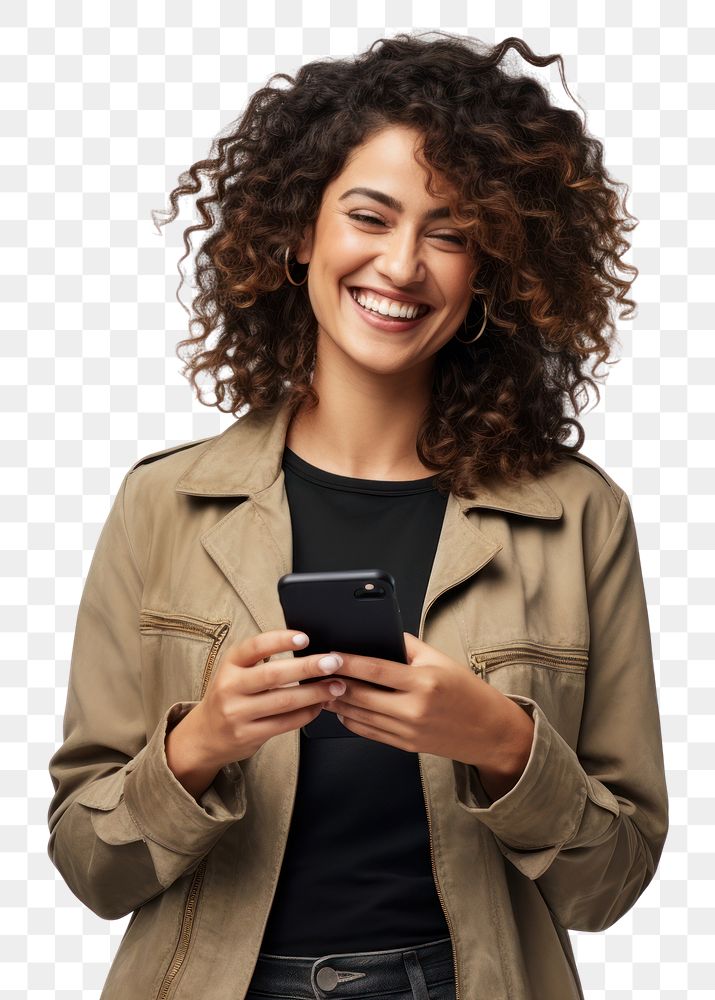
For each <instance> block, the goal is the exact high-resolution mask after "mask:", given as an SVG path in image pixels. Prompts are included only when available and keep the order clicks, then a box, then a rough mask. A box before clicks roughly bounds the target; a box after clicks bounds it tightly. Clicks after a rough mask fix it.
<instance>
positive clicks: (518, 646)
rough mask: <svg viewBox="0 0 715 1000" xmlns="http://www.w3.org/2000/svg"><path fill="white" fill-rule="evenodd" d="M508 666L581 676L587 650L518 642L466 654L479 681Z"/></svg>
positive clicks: (526, 640)
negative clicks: (524, 665) (529, 665)
mask: <svg viewBox="0 0 715 1000" xmlns="http://www.w3.org/2000/svg"><path fill="white" fill-rule="evenodd" d="M509 663H536V664H537V665H538V666H539V667H545V668H546V669H548V670H562V671H565V672H566V673H575V674H583V673H585V672H586V669H587V667H588V650H587V649H584V648H583V647H580V646H551V645H549V644H548V643H544V642H534V641H533V640H531V639H522V640H521V641H519V642H510V643H503V644H502V645H500V646H490V647H488V648H485V649H473V650H471V651H470V653H469V665H470V667H471V669H472V670H473V671H474V673H475V674H478V675H479V676H480V677H481V678H482V679H483V680H484V679H485V675H486V674H488V673H490V672H491V671H492V670H496V669H498V668H499V667H503V666H506V665H507V664H509Z"/></svg>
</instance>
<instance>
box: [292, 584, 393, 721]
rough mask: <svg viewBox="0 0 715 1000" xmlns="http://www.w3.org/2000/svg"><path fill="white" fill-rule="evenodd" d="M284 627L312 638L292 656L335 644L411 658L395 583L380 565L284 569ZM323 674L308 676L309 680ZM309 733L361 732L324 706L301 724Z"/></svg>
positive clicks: (362, 653)
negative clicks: (305, 570) (312, 570)
mask: <svg viewBox="0 0 715 1000" xmlns="http://www.w3.org/2000/svg"><path fill="white" fill-rule="evenodd" d="M278 597H279V600H280V602H281V606H282V608H283V614H284V616H285V622H286V628H290V629H299V630H300V631H302V632H305V633H306V634H307V635H308V637H309V639H310V642H309V643H308V645H307V646H306V647H305V648H304V649H299V650H295V651H294V653H293V655H294V656H310V655H312V654H313V653H328V652H330V650H331V649H334V650H336V651H340V650H342V651H343V652H346V653H356V654H357V655H359V656H376V657H379V658H380V659H384V660H394V661H395V662H397V663H405V664H406V663H407V651H406V649H405V639H404V635H403V632H404V627H403V624H402V616H401V614H400V606H399V604H398V600H397V587H396V585H395V580H394V578H393V577H392V575H391V574H390V573H388V572H387V571H386V570H382V569H366V570H341V571H334V572H324V573H286V574H285V575H284V576H282V577H281V578H280V579H279V581H278ZM321 679H322V675H321V677H315V678H312V677H311V678H305V679H303V680H301V681H300V682H299V683H301V684H311V683H314V682H315V681H318V680H321ZM303 732H304V733H305V735H306V736H308V737H311V738H315V737H317V738H324V737H347V736H357V735H358V734H357V733H351V732H350V730H348V729H346V728H345V727H344V726H343V725H342V723H341V722H340V720H339V719H338V718H337V716H336V715H335V713H333V712H325V711H322V712H321V713H320V714H319V715H318V717H317V718H316V719H314V720H313V722H311V723H309V724H308V725H307V726H303Z"/></svg>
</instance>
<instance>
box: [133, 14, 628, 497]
mask: <svg viewBox="0 0 715 1000" xmlns="http://www.w3.org/2000/svg"><path fill="white" fill-rule="evenodd" d="M425 35H435V36H437V37H435V38H431V39H430V38H426V37H425ZM512 48H513V49H515V50H517V51H518V52H519V53H520V54H521V56H523V58H524V59H525V60H527V61H528V62H530V63H531V64H533V65H535V66H548V65H550V64H551V63H553V62H557V63H558V65H559V74H560V77H561V82H562V84H563V86H564V89H565V90H566V91H567V93H568V94H569V96H571V97H572V95H571V92H570V91H569V90H568V87H567V86H566V82H565V80H564V70H563V60H562V57H561V56H560V55H550V56H543V57H541V56H537V55H535V54H534V52H533V51H532V50H531V49H530V48H529V46H528V45H527V44H526V43H525V42H524V41H523V40H522V39H520V38H515V37H510V38H506V39H504V40H503V41H501V42H499V43H498V44H496V45H494V46H492V47H488V46H485V45H484V43H481V42H479V41H478V40H476V39H473V38H469V37H465V36H461V35H452V34H449V33H447V32H426V33H420V34H412V33H402V34H398V35H395V36H393V37H390V38H380V39H377V40H376V41H375V42H373V43H372V44H371V45H370V47H369V48H368V49H367V50H366V51H365V52H363V53H361V54H359V55H357V56H356V57H353V58H351V59H332V58H326V59H324V60H320V61H315V62H311V63H308V64H306V65H304V66H302V67H301V68H300V69H299V70H298V72H297V73H296V75H295V77H291V76H289V75H288V74H286V73H275V74H273V76H271V77H270V79H269V81H268V84H267V85H266V86H265V87H262V88H261V89H259V90H257V91H256V92H255V93H254V94H253V95H252V96H251V98H250V100H249V102H248V105H247V107H246V110H245V112H244V114H243V115H242V117H241V118H240V119H238V120H237V121H236V122H233V123H231V125H230V126H229V127H228V128H227V129H225V130H223V132H222V133H221V134H220V136H219V137H218V138H217V139H215V140H214V143H213V145H212V148H211V151H210V152H211V154H212V157H211V158H209V159H206V160H200V161H198V162H197V163H195V164H194V165H193V166H191V167H190V168H189V169H188V170H187V171H185V172H184V173H182V174H181V176H180V177H179V184H178V186H177V187H176V188H174V190H173V191H172V192H171V195H170V202H171V212H169V211H168V210H164V212H165V214H166V215H167V218H166V219H165V220H164V222H162V223H161V225H164V224H166V222H171V221H173V220H174V219H175V218H176V216H177V214H178V207H177V200H178V198H179V197H180V196H181V195H185V194H190V195H195V194H198V193H199V192H200V191H201V188H202V179H201V178H200V177H199V175H200V174H203V175H204V176H205V178H206V179H207V181H208V182H209V191H208V192H207V193H205V194H203V195H202V196H200V197H199V198H198V199H197V202H196V204H197V209H198V213H199V216H200V218H201V220H202V221H201V224H197V225H191V226H189V227H188V228H187V229H186V230H185V232H184V235H183V242H184V246H185V248H186V253H185V254H184V256H183V257H181V259H180V261H179V265H180V264H181V261H183V260H185V258H186V257H187V256H188V255H189V253H190V251H191V247H190V245H189V241H188V237H189V235H190V234H191V233H193V232H195V231H199V232H202V231H207V230H208V231H209V232H208V233H207V235H206V236H205V238H204V239H203V242H202V244H201V246H200V248H199V251H198V254H197V257H196V267H195V280H196V289H197V294H196V297H195V299H194V301H193V306H194V308H195V311H196V317H197V318H195V319H193V320H192V319H190V322H189V329H190V330H192V329H193V324H194V323H198V325H199V332H198V334H197V335H195V336H190V337H188V338H187V339H185V340H182V341H180V342H179V343H178V345H177V347H176V352H177V355H178V356H179V357H181V351H182V349H183V348H186V347H188V348H193V350H192V352H191V353H190V356H189V359H188V360H186V363H185V367H184V369H183V372H182V374H184V375H186V374H187V373H188V375H189V379H190V383H191V385H192V387H193V389H194V390H195V391H196V392H197V395H198V399H199V401H200V402H202V403H204V404H205V405H211V406H217V407H218V409H219V410H222V412H224V407H222V405H221V404H222V403H223V402H224V400H227V402H228V404H229V407H228V409H227V410H226V412H228V410H230V412H232V413H234V414H235V413H236V412H237V411H238V410H239V409H241V408H242V407H244V406H246V405H248V407H249V408H250V409H252V410H263V409H265V408H268V407H273V406H274V405H276V404H278V403H281V402H286V400H287V401H288V405H289V406H291V407H293V408H294V409H293V412H296V411H297V409H298V408H299V407H300V406H301V405H302V404H303V403H305V404H306V406H307V407H312V406H314V405H316V404H317V403H318V395H317V392H316V390H315V389H314V388H313V387H312V385H311V378H312V373H313V370H314V363H315V353H316V340H317V321H316V318H315V316H314V314H313V311H312V309H311V305H310V300H309V297H308V294H307V291H306V289H305V288H302V287H296V286H294V285H292V284H290V283H289V282H288V281H287V280H286V274H285V270H284V262H285V251H286V247H295V246H296V245H297V243H298V242H299V241H300V239H301V236H302V233H303V230H304V229H305V227H306V226H307V225H309V224H310V223H311V222H313V221H314V220H315V218H316V216H317V214H318V211H319V207H320V204H321V199H322V193H323V190H324V188H325V187H326V185H327V184H328V183H329V182H330V181H331V180H332V179H333V178H334V177H336V176H337V175H338V174H339V173H340V171H341V170H342V168H343V165H344V163H345V161H346V158H347V156H348V154H349V153H350V151H351V150H352V149H354V147H356V146H358V145H359V144H361V143H363V142H365V141H366V140H367V139H368V138H370V137H371V136H372V135H374V134H375V133H376V132H378V131H379V130H381V129H383V128H385V127H389V126H396V125H403V126H407V127H410V128H413V129H417V130H419V131H420V132H421V133H422V135H423V137H424V150H423V156H424V159H425V160H426V164H425V166H426V168H427V170H428V173H429V177H430V179H431V178H432V173H431V169H430V168H432V169H433V170H435V171H438V172H439V173H440V174H442V175H443V177H444V178H446V179H447V181H448V182H450V183H451V186H453V187H454V189H455V190H456V191H457V192H458V193H459V200H458V202H457V203H456V204H454V205H453V212H454V219H455V221H456V223H457V225H458V227H462V228H463V233H464V236H465V240H466V246H467V252H468V253H470V254H471V255H472V258H473V260H474V269H473V271H472V276H471V279H470V285H471V287H472V289H473V290H474V291H475V292H477V293H478V297H477V300H476V301H475V303H474V304H473V306H472V307H471V308H470V312H469V314H468V315H467V324H468V328H469V330H470V332H472V335H473V331H475V330H477V329H479V327H480V325H481V322H482V320H483V317H484V311H483V310H484V308H486V309H487V310H488V312H487V319H488V322H487V326H486V328H485V330H484V333H483V335H482V336H481V337H480V338H479V339H478V340H477V341H476V342H475V343H474V344H471V345H470V344H461V343H459V341H457V340H456V339H454V338H452V339H451V340H450V341H449V342H448V343H446V344H445V345H444V346H443V347H442V348H441V349H440V350H439V351H438V352H437V354H436V355H435V367H434V375H433V391H432V396H431V403H430V406H429V407H428V410H427V412H426V417H425V420H424V423H423V424H422V426H421V428H420V429H419V433H418V437H417V454H418V456H419V459H420V461H421V462H422V463H423V464H425V465H426V466H428V467H430V468H433V469H434V470H435V475H436V479H435V485H436V486H437V488H438V489H439V490H440V491H441V492H445V493H446V492H449V491H450V490H453V491H454V492H455V493H459V494H465V493H466V494H468V493H469V489H470V485H473V484H474V483H475V482H477V481H481V480H484V479H489V478H490V477H492V476H499V477H501V478H504V479H506V480H508V481H510V482H516V481H518V480H519V479H520V478H521V477H522V476H523V475H524V474H532V475H539V474H540V473H543V472H544V471H546V470H548V469H549V468H550V467H551V466H552V465H554V464H555V463H556V462H558V461H560V460H561V458H562V457H563V456H564V455H565V454H566V453H568V452H571V451H578V450H579V449H580V448H581V445H582V444H583V441H584V439H585V432H584V430H583V427H582V425H581V424H580V422H579V421H578V420H577V419H575V416H570V415H569V414H568V412H567V406H568V405H569V404H570V406H571V407H572V408H573V413H574V414H575V415H578V413H580V411H581V410H582V409H583V408H584V407H585V405H586V403H587V401H588V393H587V392H585V391H584V388H583V387H584V386H585V385H589V386H591V387H592V388H594V389H595V391H596V395H597V397H598V398H599V399H600V393H599V390H598V387H597V385H596V383H595V381H594V378H596V377H598V378H602V377H603V376H596V372H595V369H596V367H597V366H598V364H601V363H604V362H605V363H607V364H612V363H614V362H611V361H608V359H609V356H610V349H611V345H612V343H613V341H615V340H616V339H617V338H616V330H615V324H614V321H613V318H612V315H611V311H610V308H609V299H615V300H616V302H618V303H619V304H622V305H624V306H625V307H627V308H626V309H625V310H624V311H622V312H621V314H620V315H621V317H623V318H630V317H631V316H632V315H633V311H634V307H635V302H634V301H633V300H632V299H630V298H626V293H627V292H628V291H629V289H630V286H631V285H632V283H633V281H634V280H635V276H636V275H637V274H638V269H637V268H636V267H635V266H633V265H631V264H626V263H623V262H622V260H621V257H622V255H623V253H624V252H625V251H626V250H627V249H628V248H629V243H628V241H627V240H626V238H625V236H624V234H625V233H627V232H630V231H631V230H632V229H633V228H635V222H637V220H636V219H635V216H632V215H631V214H630V213H629V212H628V211H627V209H626V207H625V194H624V195H623V197H622V198H620V197H619V195H618V194H617V191H616V190H614V188H615V189H617V188H618V187H623V188H625V190H626V192H627V190H628V189H627V187H626V186H625V185H621V184H617V183H616V182H614V180H613V178H611V177H610V175H609V174H608V173H607V171H606V168H605V166H604V162H603V144H602V143H601V142H600V141H599V140H598V139H596V138H594V137H593V136H591V135H589V133H588V132H587V130H586V128H585V125H584V124H583V122H582V120H581V118H580V116H579V115H578V114H577V113H576V112H575V111H570V110H564V109H562V108H559V107H556V106H554V105H553V104H552V103H551V101H550V98H549V91H548V88H547V87H546V86H544V85H543V84H542V83H540V82H539V81H538V80H536V79H535V78H533V77H531V76H526V75H516V74H514V73H507V72H506V71H505V69H504V68H503V67H502V65H501V63H502V60H503V58H504V56H505V55H506V53H507V52H508V51H509V50H510V49H512ZM274 80H285V81H286V82H287V83H288V84H289V86H287V87H277V86H276V87H273V86H271V83H272V82H273V81H274ZM575 103H577V104H578V102H575ZM578 106H579V108H581V105H580V104H579V105H578ZM581 110H583V109H581ZM430 191H431V192H432V193H434V189H433V188H430ZM155 214H156V213H152V215H153V216H155ZM629 219H630V220H634V222H633V224H629V222H628V220H629ZM154 222H155V224H156V218H154ZM178 269H179V273H181V268H180V266H179V268H178ZM619 270H620V271H622V272H629V273H631V274H632V275H633V277H632V278H630V280H627V279H624V278H622V277H619V276H618V274H617V272H618V271H619ZM476 277H478V279H479V284H478V285H477V286H475V285H474V284H473V281H474V279H475V278H476ZM182 283H183V276H182V282H181V283H180V284H179V289H180V288H181V284H182ZM178 295H179V293H178V290H177V298H178ZM179 302H181V300H180V299H179ZM182 305H183V304H182ZM214 330H216V331H217V336H216V339H215V342H214V343H213V345H209V338H210V336H211V334H212V333H213V331H214ZM455 333H458V334H459V335H460V336H461V337H462V338H463V339H466V338H465V335H464V331H463V329H462V331H461V333H460V331H455ZM588 359H592V360H593V359H595V363H594V364H593V365H592V366H591V368H590V371H591V373H592V375H593V376H594V377H591V376H589V375H588V374H586V371H585V369H586V365H587V361H588ZM182 360H184V359H183V358H182ZM203 373H206V374H207V375H208V376H209V378H210V380H211V381H212V383H213V388H214V393H215V397H216V398H215V401H214V402H211V403H206V401H205V400H204V399H203V397H202V392H201V389H200V388H199V386H198V385H197V377H198V376H199V375H200V374H203ZM579 402H580V404H581V405H580V406H579ZM572 426H573V427H575V429H576V433H577V440H576V442H575V443H573V444H571V445H568V444H566V441H567V439H568V437H569V433H570V428H571V427H572Z"/></svg>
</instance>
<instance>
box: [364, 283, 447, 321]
mask: <svg viewBox="0 0 715 1000" xmlns="http://www.w3.org/2000/svg"><path fill="white" fill-rule="evenodd" d="M356 288H362V289H364V290H365V291H366V292H374V293H375V295H379V296H381V297H384V298H386V299H395V300H396V301H397V302H411V303H412V304H413V305H417V306H427V308H428V309H431V308H432V306H431V305H430V304H429V303H428V302H425V301H424V299H418V298H417V296H415V295H406V294H405V293H404V292H390V291H388V290H387V289H386V288H375V286H374V285H350V286H349V287H348V291H349V292H351V293H352V292H353V291H354V290H355V289H356ZM426 315H427V313H425V316H426Z"/></svg>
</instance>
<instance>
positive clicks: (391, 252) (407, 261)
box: [376, 229, 424, 287]
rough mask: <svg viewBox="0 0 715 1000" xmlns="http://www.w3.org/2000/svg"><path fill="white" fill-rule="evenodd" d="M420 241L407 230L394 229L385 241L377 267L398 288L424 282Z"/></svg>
mask: <svg viewBox="0 0 715 1000" xmlns="http://www.w3.org/2000/svg"><path fill="white" fill-rule="evenodd" d="M419 246H420V244H419V241H418V240H417V239H416V238H415V236H414V235H411V234H410V233H409V232H408V231H407V229H405V230H403V231H402V232H398V230H397V229H394V230H393V231H392V233H390V235H389V237H388V238H387V239H386V241H385V245H384V249H383V252H382V253H381V254H380V256H379V258H378V260H377V262H376V266H377V268H378V270H379V271H380V272H381V273H382V274H383V275H384V276H385V278H386V279H387V281H389V282H391V283H392V284H393V285H395V286H396V287H399V286H401V285H409V284H411V283H413V282H419V281H422V280H424V261H423V260H422V258H421V256H420V254H421V251H420V249H419Z"/></svg>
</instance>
